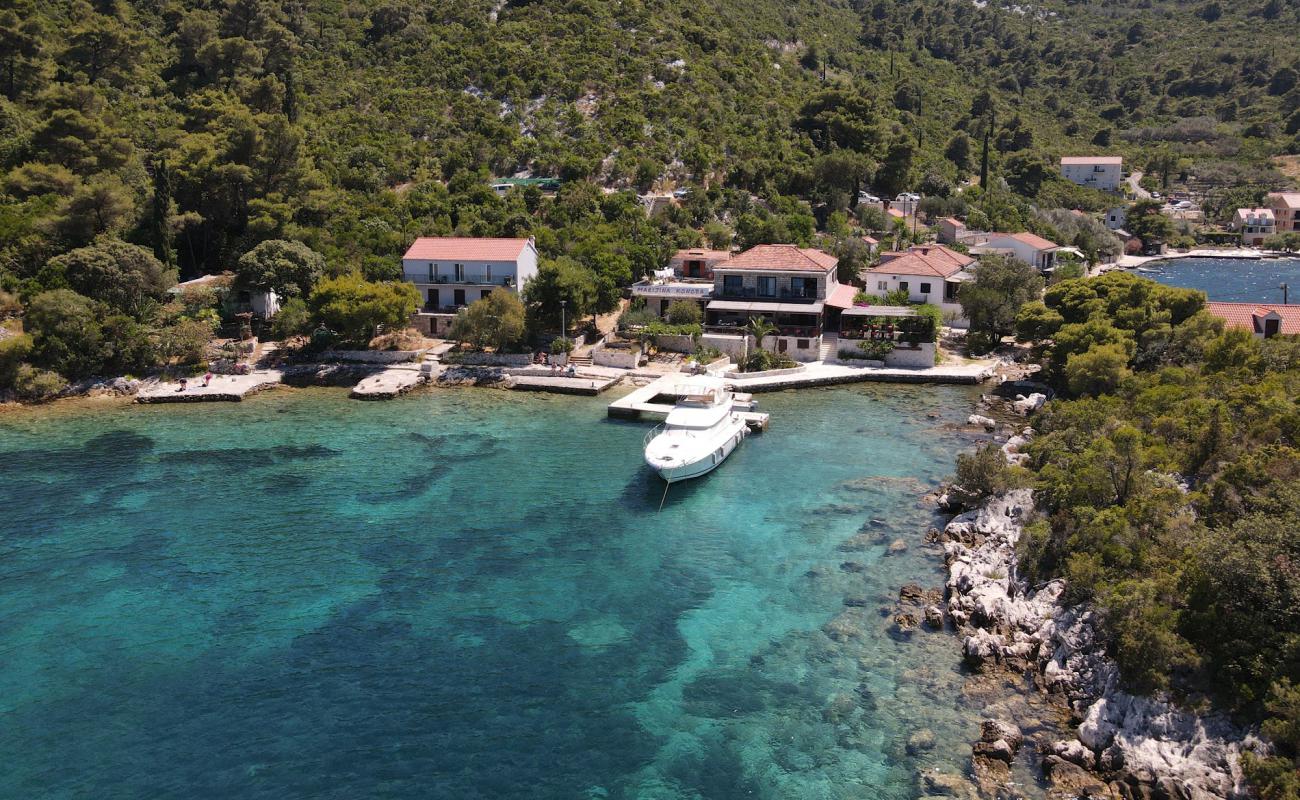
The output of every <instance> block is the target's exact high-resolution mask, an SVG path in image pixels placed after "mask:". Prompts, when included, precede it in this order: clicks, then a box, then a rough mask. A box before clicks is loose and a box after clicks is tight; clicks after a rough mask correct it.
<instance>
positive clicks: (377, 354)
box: [320, 350, 424, 364]
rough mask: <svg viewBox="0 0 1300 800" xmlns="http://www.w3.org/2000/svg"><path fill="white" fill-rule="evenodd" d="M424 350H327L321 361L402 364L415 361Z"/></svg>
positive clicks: (322, 354)
mask: <svg viewBox="0 0 1300 800" xmlns="http://www.w3.org/2000/svg"><path fill="white" fill-rule="evenodd" d="M423 352H424V351H423V350H326V351H325V352H323V353H321V354H320V360H321V361H355V362H357V363H359V364H401V363H402V362H404V361H414V360H415V358H416V356H418V355H420V353H423Z"/></svg>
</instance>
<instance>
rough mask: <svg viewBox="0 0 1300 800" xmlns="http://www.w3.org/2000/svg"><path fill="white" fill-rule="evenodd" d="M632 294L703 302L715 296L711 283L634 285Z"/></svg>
mask: <svg viewBox="0 0 1300 800" xmlns="http://www.w3.org/2000/svg"><path fill="white" fill-rule="evenodd" d="M632 294H634V295H640V296H642V297H689V298H692V299H696V300H702V299H704V298H706V297H708V296H709V295H711V294H713V284H711V283H639V284H633V286H632Z"/></svg>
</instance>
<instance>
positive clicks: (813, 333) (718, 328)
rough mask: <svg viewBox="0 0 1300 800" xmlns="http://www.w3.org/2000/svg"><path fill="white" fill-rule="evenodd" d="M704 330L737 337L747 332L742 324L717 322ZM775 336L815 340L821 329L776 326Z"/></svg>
mask: <svg viewBox="0 0 1300 800" xmlns="http://www.w3.org/2000/svg"><path fill="white" fill-rule="evenodd" d="M704 330H705V332H706V333H730V334H735V335H737V336H739V335H740V334H742V333H748V332H749V331H748V329H747V328H746V326H745V323H743V322H737V323H735V324H728V323H726V322H718V323H715V324H713V325H705V326H704ZM775 335H776V336H785V337H788V338H798V339H815V338H817V337H818V336H821V335H822V329H821V327H819V326H815V325H778V326H776V333H775Z"/></svg>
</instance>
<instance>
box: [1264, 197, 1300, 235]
mask: <svg viewBox="0 0 1300 800" xmlns="http://www.w3.org/2000/svg"><path fill="white" fill-rule="evenodd" d="M1266 202H1267V203H1268V207H1269V210H1271V211H1272V212H1273V224H1274V227H1275V228H1276V229H1277V232H1278V233H1294V232H1296V231H1300V192H1270V193H1269V195H1268V200H1267V201H1266Z"/></svg>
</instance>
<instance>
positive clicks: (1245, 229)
mask: <svg viewBox="0 0 1300 800" xmlns="http://www.w3.org/2000/svg"><path fill="white" fill-rule="evenodd" d="M1229 227H1230V228H1231V229H1232V230H1234V231H1237V232H1238V233H1240V234H1241V243H1242V244H1244V245H1247V246H1256V245H1259V244H1260V243H1262V242H1263V241H1264V240H1265V239H1267V238H1268V237H1270V236H1272V235H1273V234H1274V233H1277V220H1276V218H1275V217H1274V216H1273V210H1272V209H1271V208H1239V209H1237V211H1236V213H1234V214H1233V215H1232V224H1231V225H1229Z"/></svg>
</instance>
